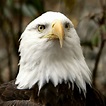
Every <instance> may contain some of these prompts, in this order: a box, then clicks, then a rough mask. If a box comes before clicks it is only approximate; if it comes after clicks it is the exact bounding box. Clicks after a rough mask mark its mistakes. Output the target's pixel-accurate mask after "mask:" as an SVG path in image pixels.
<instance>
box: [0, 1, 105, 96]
mask: <svg viewBox="0 0 106 106" xmlns="http://www.w3.org/2000/svg"><path fill="white" fill-rule="evenodd" d="M46 11H59V12H62V13H63V14H65V15H66V16H67V17H68V18H70V20H71V21H72V22H73V24H74V26H75V28H76V30H77V33H78V35H79V37H80V39H81V45H82V49H83V52H84V56H85V59H86V62H87V64H88V66H89V68H90V69H91V71H92V83H93V85H94V86H95V87H96V88H97V89H99V90H101V91H102V93H103V94H105V95H106V45H105V42H106V0H0V83H3V82H7V81H10V80H12V79H14V78H15V77H16V75H17V72H18V61H19V53H18V47H19V38H20V35H21V34H22V32H23V31H24V29H25V27H26V26H27V24H28V23H29V22H31V21H32V20H33V19H35V18H36V17H38V16H39V15H41V14H42V13H44V12H46Z"/></svg>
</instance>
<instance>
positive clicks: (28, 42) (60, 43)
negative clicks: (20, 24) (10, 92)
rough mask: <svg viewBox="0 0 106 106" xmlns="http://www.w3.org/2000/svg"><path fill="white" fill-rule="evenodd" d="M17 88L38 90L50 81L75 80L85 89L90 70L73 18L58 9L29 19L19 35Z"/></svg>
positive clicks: (88, 80) (55, 84)
mask: <svg viewBox="0 0 106 106" xmlns="http://www.w3.org/2000/svg"><path fill="white" fill-rule="evenodd" d="M19 52H20V62H19V65H20V67H19V73H18V76H17V78H16V84H18V86H17V88H18V89H30V88H32V86H34V85H35V84H36V83H38V86H39V90H40V89H41V88H42V86H43V85H44V84H45V83H48V82H49V81H51V82H52V83H53V84H54V86H57V85H58V84H59V83H60V84H61V83H62V82H63V81H65V82H68V81H70V82H72V84H73V83H76V85H77V86H78V87H79V89H82V90H83V91H86V83H89V84H90V82H91V80H90V76H91V72H90V70H89V68H88V66H87V65H86V62H85V60H84V57H83V54H82V50H81V46H80V39H79V37H78V35H77V33H76V31H75V29H74V26H73V24H72V22H71V21H70V20H69V19H68V18H67V17H66V16H64V15H63V14H61V13H59V12H46V13H44V14H43V15H41V16H39V17H38V18H36V19H35V20H34V21H32V22H31V23H30V24H29V25H28V26H27V27H26V29H25V31H24V32H23V34H22V35H21V42H20V47H19Z"/></svg>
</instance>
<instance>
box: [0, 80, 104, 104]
mask: <svg viewBox="0 0 106 106" xmlns="http://www.w3.org/2000/svg"><path fill="white" fill-rule="evenodd" d="M14 82H15V81H11V82H8V83H5V84H2V85H1V86H0V106H106V104H105V99H104V97H103V95H101V94H100V93H99V92H98V91H96V90H95V89H93V88H91V87H90V86H89V85H87V93H86V96H85V95H84V94H83V92H82V91H80V92H79V89H78V87H77V86H76V85H74V89H72V86H71V85H70V86H69V84H65V83H62V84H59V85H58V86H57V87H54V86H53V84H52V83H51V82H49V83H48V84H45V85H44V86H43V88H42V89H41V91H40V92H38V87H37V86H34V87H33V88H32V89H31V90H18V89H17V88H16V85H15V84H14Z"/></svg>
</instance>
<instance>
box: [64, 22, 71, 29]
mask: <svg viewBox="0 0 106 106" xmlns="http://www.w3.org/2000/svg"><path fill="white" fill-rule="evenodd" d="M64 26H65V28H66V29H68V30H69V29H70V23H68V22H67V23H65V25H64Z"/></svg>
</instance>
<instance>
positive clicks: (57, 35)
mask: <svg viewBox="0 0 106 106" xmlns="http://www.w3.org/2000/svg"><path fill="white" fill-rule="evenodd" d="M43 38H49V39H50V40H52V39H59V42H60V47H61V48H62V45H63V39H64V28H63V25H62V23H61V21H59V20H56V21H54V22H53V23H52V30H51V32H50V33H49V34H48V35H45V36H43Z"/></svg>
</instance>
